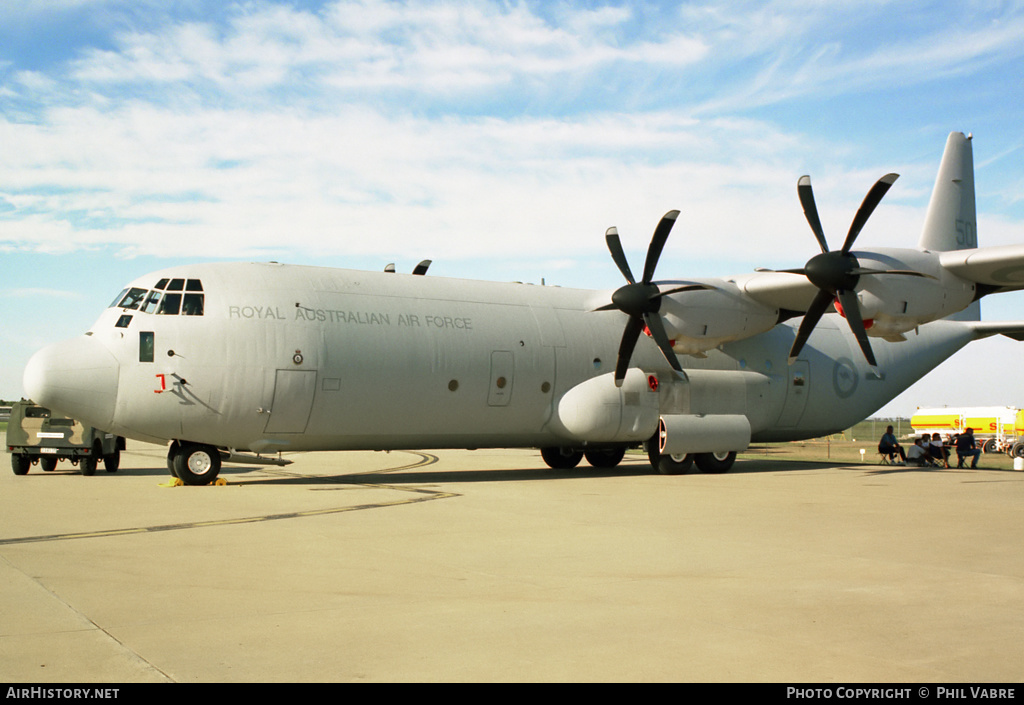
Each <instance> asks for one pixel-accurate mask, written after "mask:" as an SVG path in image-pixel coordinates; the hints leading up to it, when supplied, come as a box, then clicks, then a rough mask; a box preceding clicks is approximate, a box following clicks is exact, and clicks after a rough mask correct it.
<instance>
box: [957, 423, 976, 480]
mask: <svg viewBox="0 0 1024 705" xmlns="http://www.w3.org/2000/svg"><path fill="white" fill-rule="evenodd" d="M980 457H981V449H980V448H978V447H977V444H976V443H975V442H974V429H973V428H966V429H964V432H963V433H961V434H960V435H959V436H957V437H956V458H957V464H956V466H957V468H962V467H963V466H964V458H971V459H972V460H971V470H977V469H978V458H980Z"/></svg>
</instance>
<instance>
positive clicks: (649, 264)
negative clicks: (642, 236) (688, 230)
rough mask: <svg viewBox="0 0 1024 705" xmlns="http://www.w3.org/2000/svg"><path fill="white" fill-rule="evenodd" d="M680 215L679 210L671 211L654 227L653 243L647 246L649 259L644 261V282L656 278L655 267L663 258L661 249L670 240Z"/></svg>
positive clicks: (649, 281) (646, 282) (647, 282)
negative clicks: (669, 236) (673, 227)
mask: <svg viewBox="0 0 1024 705" xmlns="http://www.w3.org/2000/svg"><path fill="white" fill-rule="evenodd" d="M678 217H679V211H669V212H668V213H666V214H665V215H664V216H662V218H661V220H660V221H659V222H658V227H657V228H655V229H654V236H653V237H651V244H650V245H649V246H648V247H647V260H646V261H645V262H644V278H643V279H641V280H640V281H642V282H643V283H644V284H650V283H651V280H652V279H654V269H655V267H657V266H658V260H659V259H661V251H662V250H663V249H664V248H665V241H666V240H668V234H669V233H670V232H672V226H673V225H675V224H676V218H678Z"/></svg>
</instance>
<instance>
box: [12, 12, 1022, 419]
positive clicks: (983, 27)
mask: <svg viewBox="0 0 1024 705" xmlns="http://www.w3.org/2000/svg"><path fill="white" fill-rule="evenodd" d="M1022 106H1024V3H1022V2H974V1H971V0H966V1H963V0H961V1H960V2H956V3H953V2H907V1H905V0H903V1H898V2H896V1H893V2H887V1H885V0H873V1H865V2H853V3H828V2H818V1H816V0H788V1H781V2H767V3H765V2H740V1H736V0H725V1H716V2H683V3H658V2H643V3H641V2H610V3H609V2H573V3H559V2H484V1H476V2H474V1H467V0H460V1H456V2H445V1H443V0H431V1H426V0H424V1H417V0H412V1H408V2H383V1H380V0H361V1H358V2H346V1H340V2H327V1H324V2H313V1H307V2H236V3H222V2H206V1H204V0H182V1H180V2H173V1H169V2H163V1H161V2H156V1H149V0H54V1H52V2H47V3H40V2H32V1H30V0H12V1H8V2H5V3H3V4H2V5H0V153H2V158H0V262H2V271H0V273H2V278H0V320H2V321H3V325H2V332H0V350H2V351H3V352H2V353H0V356H2V357H0V396H2V397H5V398H11V397H18V396H20V394H21V391H22V390H21V371H22V369H23V367H24V364H25V361H26V360H27V359H28V357H29V356H30V355H31V354H32V352H34V351H35V350H36V349H38V348H39V347H41V346H42V345H44V344H46V343H48V342H52V341H55V340H60V339H64V338H68V337H72V336H74V335H77V334H79V333H81V332H83V331H84V330H86V329H87V328H88V327H89V326H90V324H91V323H92V321H93V320H94V319H95V318H96V317H97V316H98V315H99V313H100V311H101V309H102V308H103V307H104V306H106V305H107V304H108V303H109V302H110V299H111V298H113V296H114V295H115V294H116V293H117V292H118V291H120V289H121V288H122V286H123V285H124V284H125V283H127V282H128V281H130V280H132V279H134V278H136V277H137V276H140V275H142V274H144V273H146V272H148V271H151V270H155V269H159V268H163V267H166V266H169V265H171V264H176V263H180V262H187V261H200V260H203V261H205V260H269V259H273V260H279V261H286V262H293V263H310V264H323V265H329V266H339V267H355V268H369V269H380V268H382V267H383V266H384V264H386V263H387V262H397V263H398V266H399V268H404V269H407V270H408V269H411V268H412V266H413V265H414V264H415V263H416V262H418V261H419V260H420V259H424V258H430V259H433V260H434V265H433V267H432V269H431V273H432V274H433V275H436V276H449V277H466V278H481V279H494V280H520V281H532V282H537V283H539V282H540V281H541V280H542V279H544V280H546V282H547V283H549V284H561V285H564V286H579V287H593V288H611V287H616V286H618V285H619V284H620V281H619V279H620V275H619V273H618V271H617V270H616V268H615V267H614V265H613V264H612V262H611V260H610V258H609V256H608V254H607V251H606V249H605V246H604V241H603V234H604V231H605V229H606V228H607V227H608V226H609V225H616V226H617V227H618V228H619V231H620V233H622V236H623V240H624V243H625V245H626V248H627V250H628V253H629V254H630V256H631V258H632V259H633V260H634V261H640V260H642V257H643V252H644V251H645V249H646V245H647V242H648V240H649V238H650V233H651V231H652V229H653V228H654V225H655V224H656V223H657V220H658V219H659V218H660V216H661V215H662V214H663V213H664V212H666V211H668V210H670V209H673V208H678V209H680V210H681V211H682V215H681V217H680V220H679V221H678V224H677V226H676V228H675V231H674V232H673V236H672V239H671V240H670V242H669V245H668V247H667V248H666V251H665V254H664V255H663V257H662V260H661V265H660V267H659V275H661V276H664V277H673V278H682V277H686V276H717V275H728V274H738V273H742V272H748V271H750V270H752V269H753V268H754V267H776V268H781V267H794V266H800V265H802V264H803V262H804V261H805V260H806V259H807V258H808V257H810V256H811V255H813V254H814V253H815V252H816V251H817V246H816V243H815V242H814V239H813V236H812V235H811V233H810V230H809V229H808V227H807V224H806V222H805V221H804V219H803V214H802V212H801V209H800V207H799V203H798V201H797V197H796V188H795V186H796V180H797V178H798V177H799V176H800V175H802V174H811V175H812V176H813V178H814V185H815V194H816V196H817V201H818V207H819V210H820V211H821V216H822V221H823V223H824V227H825V231H826V233H827V234H828V235H829V238H830V241H833V240H834V241H836V243H837V244H838V242H839V241H840V240H841V238H842V237H843V235H844V234H845V232H846V230H847V228H848V227H849V221H850V219H851V218H852V216H853V213H854V212H855V210H856V208H857V205H858V204H859V203H860V200H861V199H862V198H863V196H864V194H865V193H866V191H867V189H868V188H869V187H870V185H871V184H872V183H873V182H874V180H875V179H877V178H878V177H879V176H881V175H882V174H884V173H886V172H889V171H896V172H898V173H900V174H901V178H900V180H899V181H898V182H897V183H896V185H895V186H894V187H893V189H892V190H891V191H890V192H889V194H888V195H887V196H886V199H885V201H884V202H883V203H882V205H881V206H880V207H879V209H878V210H877V211H876V212H875V214H874V216H873V217H872V219H871V221H870V223H869V224H868V226H867V228H865V230H864V232H863V233H862V235H861V237H860V238H859V240H858V246H863V247H868V246H871V245H877V246H908V247H909V246H913V245H914V244H916V242H917V237H918V235H919V233H920V228H921V224H922V222H923V214H924V209H925V207H926V205H927V200H928V196H929V193H930V191H931V187H932V184H933V182H934V178H935V171H936V168H937V166H938V162H939V158H940V156H941V153H942V149H943V146H944V144H945V139H946V135H947V134H948V133H949V132H950V131H952V130H961V131H964V132H972V133H973V134H974V136H975V138H974V155H975V168H976V186H977V191H978V216H979V217H978V221H979V240H980V243H981V244H982V245H996V244H1009V243H1018V242H1022V241H1024V198H1022V196H1024V119H1022V117H1024V113H1022ZM984 312H985V317H986V318H990V319H1018V318H1024V294H1020V295H1018V294H1013V295H1004V296H1002V297H991V298H990V299H987V300H986V301H985V304H984ZM1022 352H1024V350H1022V349H1021V348H1020V347H1019V344H1016V343H1012V342H1010V341H1008V340H1003V339H992V340H988V341H982V342H979V343H974V344H972V345H971V346H969V348H968V349H967V350H965V351H964V352H961V353H960V354H958V355H957V356H956V357H954V358H953V359H952V360H951V361H950V362H948V363H946V365H944V366H943V367H942V368H940V369H939V370H938V371H936V372H935V373H933V374H932V376H930V377H928V378H926V379H925V380H924V381H923V382H922V383H919V385H917V386H915V388H912V389H911V390H910V391H908V392H907V393H905V394H904V395H902V396H901V397H899V398H898V399H897V400H896V401H895V402H894V403H893V404H890V405H889V406H888V407H886V409H885V410H884V411H887V412H891V413H906V414H909V413H910V412H912V411H913V409H914V408H915V407H916V406H917V405H932V404H967V403H970V404H999V405H1003V404H1006V405H1016V406H1024V373H1021V372H1019V369H1018V366H1015V365H1014V362H1015V361H1016V360H1019V359H1020V355H1021V353H1022Z"/></svg>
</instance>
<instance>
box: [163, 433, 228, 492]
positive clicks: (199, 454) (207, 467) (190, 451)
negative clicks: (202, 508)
mask: <svg viewBox="0 0 1024 705" xmlns="http://www.w3.org/2000/svg"><path fill="white" fill-rule="evenodd" d="M174 472H175V474H176V475H177V476H178V479H180V480H181V481H182V482H184V483H185V484H186V485H209V484H212V483H213V481H214V480H216V479H217V475H218V474H219V473H220V452H219V451H218V450H217V449H216V448H214V447H213V446H208V445H202V444H200V443H182V444H181V450H180V451H179V452H178V454H177V455H176V456H175V458H174Z"/></svg>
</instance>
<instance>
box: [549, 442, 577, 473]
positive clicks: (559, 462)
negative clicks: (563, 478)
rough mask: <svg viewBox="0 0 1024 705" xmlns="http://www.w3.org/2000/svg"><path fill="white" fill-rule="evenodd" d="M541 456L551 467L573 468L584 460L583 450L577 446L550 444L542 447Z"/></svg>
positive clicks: (559, 468)
mask: <svg viewBox="0 0 1024 705" xmlns="http://www.w3.org/2000/svg"><path fill="white" fill-rule="evenodd" d="M540 457H542V458H544V462H545V463H547V464H548V467H549V468H554V469H555V470H571V469H572V468H574V467H576V466H577V465H579V464H580V461H581V460H583V451H581V450H576V449H575V448H561V447H558V446H550V447H548V448H541V449H540Z"/></svg>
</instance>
